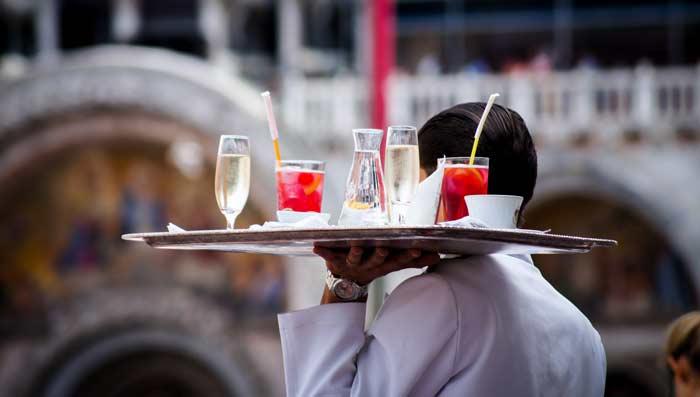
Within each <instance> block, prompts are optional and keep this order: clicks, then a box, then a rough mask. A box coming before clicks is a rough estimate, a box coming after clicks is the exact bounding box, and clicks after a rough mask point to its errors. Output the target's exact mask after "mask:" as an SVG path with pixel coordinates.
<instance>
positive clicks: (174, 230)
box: [166, 223, 186, 233]
mask: <svg viewBox="0 0 700 397" xmlns="http://www.w3.org/2000/svg"><path fill="white" fill-rule="evenodd" d="M166 227H167V228H168V231H169V232H170V233H181V232H185V231H186V230H185V229H183V228H181V227H180V226H178V225H176V224H174V223H168V226H166Z"/></svg>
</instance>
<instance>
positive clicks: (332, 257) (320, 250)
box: [314, 246, 346, 263]
mask: <svg viewBox="0 0 700 397" xmlns="http://www.w3.org/2000/svg"><path fill="white" fill-rule="evenodd" d="M314 254H316V255H318V256H320V257H321V258H323V259H325V260H326V261H329V262H338V261H340V262H342V263H345V257H346V254H345V251H342V250H334V249H330V248H324V247H318V246H316V247H314Z"/></svg>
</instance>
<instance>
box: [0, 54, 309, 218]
mask: <svg viewBox="0 0 700 397" xmlns="http://www.w3.org/2000/svg"><path fill="white" fill-rule="evenodd" d="M258 93H259V91H258V89H257V88H256V87H254V86H252V85H250V84H249V83H247V82H245V81H243V80H241V79H240V78H237V77H235V76H232V75H230V74H227V73H226V72H224V71H222V70H219V69H216V68H214V67H212V66H211V65H210V64H207V63H206V62H204V61H202V60H199V59H196V58H192V57H189V56H186V55H181V54H177V53H174V52H171V51H167V50H162V49H152V48H139V47H130V46H104V47H96V48H91V49H87V50H83V51H79V52H76V53H74V54H72V55H69V56H68V57H66V58H65V59H64V60H63V61H62V62H61V63H60V64H59V65H57V66H56V67H52V68H51V69H50V70H42V69H37V70H35V71H33V72H32V73H31V74H30V75H28V76H25V77H24V78H23V79H21V80H18V81H14V82H10V83H7V84H5V85H4V86H3V87H2V90H0V159H2V162H4V163H2V164H0V165H1V166H0V169H2V168H3V167H4V166H7V162H8V161H10V160H13V159H14V160H16V159H17V157H16V156H18V153H17V152H16V151H14V152H13V149H15V145H16V144H17V143H19V142H21V141H22V140H24V139H27V138H28V136H27V134H28V133H29V132H31V131H32V130H34V129H35V128H39V127H41V126H42V123H46V122H47V121H49V120H52V119H55V118H61V117H64V116H66V115H71V114H74V115H79V114H81V113H84V112H86V111H91V110H127V111H133V112H136V113H140V114H150V115H157V116H160V117H162V118H163V119H165V120H168V121H170V122H172V123H173V124H176V123H179V124H180V125H181V126H187V127H190V129H191V130H192V131H198V132H200V133H201V135H202V136H201V138H202V139H203V141H207V140H208V141H210V142H209V146H208V147H207V150H208V152H207V153H209V154H210V153H211V152H212V149H211V148H212V147H213V150H214V153H215V150H216V146H215V143H216V136H217V135H219V134H222V133H239V134H244V135H248V136H249V137H250V139H251V157H252V160H253V162H254V163H256V162H259V163H262V164H273V152H272V150H271V148H270V147H268V145H269V136H268V132H267V126H266V124H265V119H264V111H263V108H262V104H261V100H260V97H259V95H258ZM77 124H79V123H75V125H77ZM103 126H104V125H103ZM180 130H182V128H180ZM53 132H55V131H53ZM180 132H182V131H180ZM141 136H142V137H143V138H144V139H148V140H153V139H155V140H161V141H162V140H163V139H165V140H167V139H168V137H166V136H153V135H150V136H149V135H147V134H143V133H141ZM84 138H90V137H84ZM92 138H95V137H92ZM212 142H214V143H213V144H212ZM212 145H213V146H212ZM284 145H285V147H284V149H285V151H287V152H288V153H291V154H292V155H294V153H298V152H300V150H299V149H300V148H302V147H304V139H303V137H301V138H295V139H294V140H292V139H288V140H286V141H285V142H284ZM252 172H253V174H252V178H253V180H256V181H266V182H269V183H254V184H252V185H251V197H256V198H269V197H274V188H275V186H274V183H273V180H274V179H273V176H274V175H273V167H253V170H252ZM258 201H259V202H258V203H256V204H258V205H260V206H261V208H262V209H264V210H265V211H266V212H269V213H273V209H274V206H275V203H274V200H268V199H266V200H258Z"/></svg>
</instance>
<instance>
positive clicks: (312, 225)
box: [249, 215, 330, 230]
mask: <svg viewBox="0 0 700 397" xmlns="http://www.w3.org/2000/svg"><path fill="white" fill-rule="evenodd" d="M327 227H330V226H329V225H328V221H327V220H326V219H324V218H323V217H322V216H321V215H310V216H307V217H306V218H304V219H302V220H300V221H298V222H293V223H285V222H277V221H267V222H265V223H263V224H262V225H251V226H250V228H249V229H250V230H264V229H284V228H298V229H302V228H304V229H318V228H327Z"/></svg>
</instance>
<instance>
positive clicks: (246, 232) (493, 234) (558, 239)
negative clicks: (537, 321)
mask: <svg viewBox="0 0 700 397" xmlns="http://www.w3.org/2000/svg"><path fill="white" fill-rule="evenodd" d="M352 232H362V233H363V235H362V236H354V235H352V234H351V235H350V236H348V235H346V234H348V233H352ZM436 232H437V233H436ZM290 233H291V234H293V235H294V236H293V237H289V236H288V234H290ZM318 233H324V234H326V235H325V236H323V237H319V236H318ZM387 233H391V234H392V235H390V236H387V235H386V234H387ZM197 236H207V237H210V238H211V237H213V239H212V240H211V241H207V242H203V243H201V244H203V247H202V249H206V246H205V245H206V244H216V243H232V244H236V243H262V244H264V243H272V242H274V241H280V240H291V239H294V240H297V241H299V240H301V241H317V242H323V241H337V240H380V241H381V240H387V241H389V240H401V239H411V238H420V239H450V240H464V239H471V240H484V241H493V242H501V243H514V244H526V245H541V243H535V242H533V241H532V240H531V238H532V237H537V236H546V237H548V238H549V237H552V238H553V239H548V240H549V241H547V242H546V246H548V247H551V248H563V249H576V248H578V249H591V248H594V247H602V248H605V247H615V246H617V241H615V240H610V239H601V238H591V237H580V236H568V235H560V234H553V233H542V232H538V231H526V230H513V229H491V228H465V227H455V226H439V225H431V226H370V227H337V226H333V227H328V228H277V229H253V230H251V229H234V230H227V229H214V230H188V231H182V232H150V233H128V234H124V235H122V239H124V240H127V241H137V242H138V241H141V242H145V243H146V244H148V245H150V246H153V247H159V246H160V247H163V246H177V245H178V243H179V242H178V241H177V240H180V241H181V242H182V243H181V244H192V242H191V240H190V239H191V238H192V237H197ZM163 237H174V240H175V241H169V242H167V243H164V242H159V241H158V240H160V239H161V238H163ZM185 241H187V242H185ZM572 245H573V246H572Z"/></svg>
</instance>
